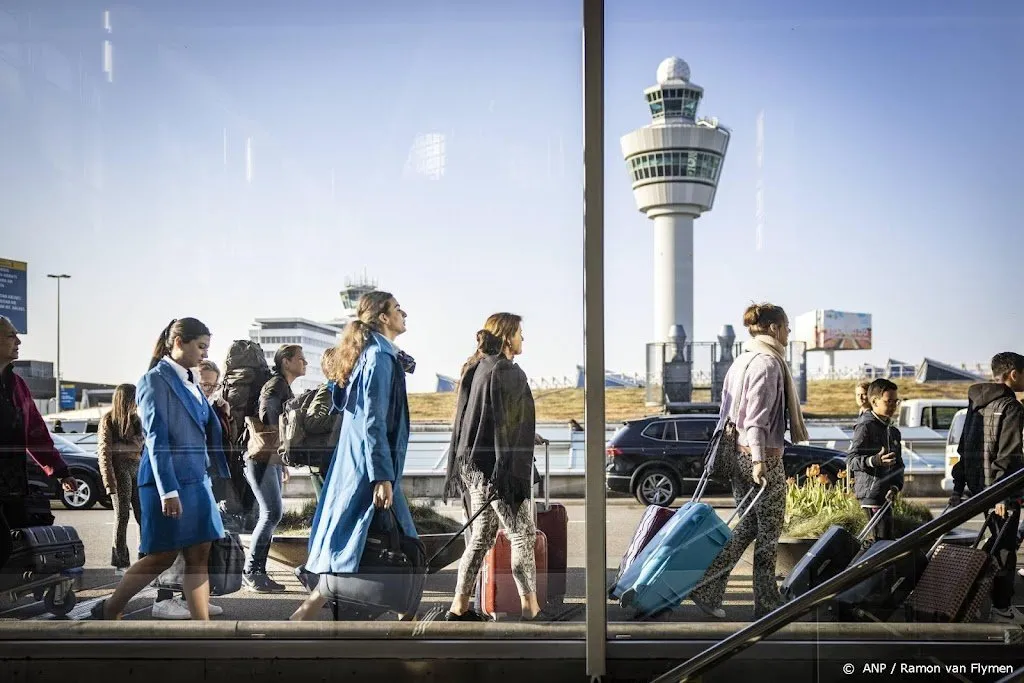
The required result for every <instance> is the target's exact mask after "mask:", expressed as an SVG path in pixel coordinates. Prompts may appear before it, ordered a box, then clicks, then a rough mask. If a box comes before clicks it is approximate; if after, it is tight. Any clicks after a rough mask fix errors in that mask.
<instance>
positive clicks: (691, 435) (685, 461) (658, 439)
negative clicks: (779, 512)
mask: <svg viewBox="0 0 1024 683" xmlns="http://www.w3.org/2000/svg"><path fill="white" fill-rule="evenodd" d="M717 423H718V416H717V415H713V416H712V415H707V414H704V415H701V414H689V415H662V416H657V417H646V418H643V419H640V420H630V421H628V422H625V423H623V425H622V427H620V428H619V430H618V431H617V432H616V433H615V435H614V436H613V437H612V438H611V440H610V441H609V442H608V444H607V448H606V449H605V455H606V459H605V483H606V486H607V488H608V490H609V491H612V492H615V493H625V494H629V495H632V496H635V497H636V499H637V500H638V501H640V502H641V503H643V504H644V505H670V504H671V503H672V502H673V501H674V500H675V499H676V498H677V497H679V495H680V494H681V493H683V489H684V486H685V487H686V488H688V489H689V490H690V491H692V489H693V487H694V486H695V485H696V483H697V481H698V480H699V479H700V477H701V474H702V473H703V471H704V452H705V451H706V450H707V446H708V442H709V441H710V440H711V437H712V435H713V434H714V431H715V426H716V425H717ZM782 462H783V466H784V468H785V470H786V476H787V477H793V478H795V479H796V480H797V481H800V480H802V479H803V478H804V477H805V472H806V470H807V468H808V467H810V466H811V465H818V466H819V467H820V468H821V471H822V473H823V474H825V475H827V476H828V477H829V479H830V480H831V481H833V482H835V481H836V480H838V478H839V472H840V471H842V470H845V469H846V454H845V453H843V452H842V451H837V450H833V449H831V448H822V447H820V446H802V445H795V444H792V443H789V442H788V441H787V442H786V447H785V449H784V450H783V456H782ZM729 490H730V486H729V484H728V482H724V481H717V480H715V479H712V480H711V481H710V482H708V488H707V491H708V492H709V493H710V492H712V491H729Z"/></svg>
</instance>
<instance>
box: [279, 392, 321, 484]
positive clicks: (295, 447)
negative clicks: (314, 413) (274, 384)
mask: <svg viewBox="0 0 1024 683" xmlns="http://www.w3.org/2000/svg"><path fill="white" fill-rule="evenodd" d="M316 392H317V389H306V390H305V391H304V392H302V393H301V394H300V395H299V396H296V397H295V398H292V399H289V400H288V401H287V402H285V404H284V412H283V413H281V423H280V430H279V434H280V438H281V445H280V447H279V449H278V453H280V454H281V457H282V458H283V459H284V463H285V464H286V465H288V466H289V467H299V466H303V465H310V464H311V463H310V452H309V451H308V450H306V449H305V448H303V447H304V446H305V445H306V414H307V412H308V410H309V406H310V405H311V404H312V403H313V399H314V398H315V397H316ZM317 464H319V463H317Z"/></svg>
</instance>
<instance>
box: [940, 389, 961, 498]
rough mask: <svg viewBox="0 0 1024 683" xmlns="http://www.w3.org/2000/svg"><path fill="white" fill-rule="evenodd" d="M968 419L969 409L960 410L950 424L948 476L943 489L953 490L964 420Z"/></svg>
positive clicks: (947, 448)
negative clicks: (954, 470)
mask: <svg viewBox="0 0 1024 683" xmlns="http://www.w3.org/2000/svg"><path fill="white" fill-rule="evenodd" d="M966 420H967V409H966V408H964V409H963V410H958V411H956V413H955V414H954V415H953V421H952V423H951V424H950V426H949V436H947V437H946V476H945V477H943V478H942V490H943V491H949V492H952V491H953V465H955V464H957V463H958V462H960V454H959V453H957V450H956V449H957V447H958V446H959V445H960V437H962V436H963V433H964V421H966Z"/></svg>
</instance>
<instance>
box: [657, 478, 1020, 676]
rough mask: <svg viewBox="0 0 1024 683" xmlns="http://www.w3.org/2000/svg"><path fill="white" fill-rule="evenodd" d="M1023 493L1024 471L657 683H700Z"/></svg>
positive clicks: (856, 565) (785, 606) (720, 643)
mask: <svg viewBox="0 0 1024 683" xmlns="http://www.w3.org/2000/svg"><path fill="white" fill-rule="evenodd" d="M1022 488H1024V469H1020V470H1018V471H1016V472H1014V473H1013V474H1011V475H1010V476H1008V477H1005V478H1003V479H1002V480H1000V481H998V482H996V483H995V484H993V485H992V486H990V487H988V488H987V489H984V490H983V491H981V493H978V494H976V495H973V496H971V497H970V498H967V499H966V500H964V501H963V502H962V503H960V504H959V505H957V506H956V507H954V508H952V509H951V510H948V511H946V512H945V513H944V514H942V515H939V516H938V517H936V518H935V519H933V520H931V521H930V522H927V523H925V524H923V525H921V526H920V527H918V528H917V529H915V530H914V531H912V532H910V533H909V534H907V535H906V536H904V537H903V538H901V539H899V540H897V541H895V542H894V543H893V544H892V545H890V546H889V547H887V548H884V549H882V550H881V551H880V552H878V553H875V554H874V555H869V556H867V557H866V558H865V559H862V560H861V561H860V562H857V563H856V564H854V565H851V566H850V567H848V568H847V569H846V570H844V571H842V572H840V573H839V574H837V575H836V576H834V577H832V578H831V579H829V580H828V581H826V582H824V583H823V584H821V585H820V586H817V587H815V588H812V589H811V590H809V591H808V592H806V593H804V594H803V595H801V596H800V597H798V598H796V599H794V600H791V601H790V602H787V603H785V604H783V605H782V606H780V607H778V608H777V609H775V611H773V612H770V613H768V614H766V615H765V616H763V617H762V618H760V619H758V620H757V621H755V622H753V623H751V624H750V625H748V626H747V627H745V628H743V629H740V630H739V631H737V632H736V633H734V634H732V635H731V636H729V637H728V638H725V639H723V640H721V641H719V642H718V643H715V644H714V645H712V646H711V647H709V648H708V649H706V650H704V651H703V652H701V653H699V654H697V655H695V656H694V657H692V658H691V659H689V660H687V661H686V662H684V663H682V664H680V665H679V666H676V667H674V668H672V669H670V670H669V671H667V672H665V673H664V674H662V675H661V676H658V677H657V678H656V679H654V681H652V683H676V682H677V681H688V680H692V679H694V677H696V676H699V675H700V674H701V673H704V672H705V671H708V670H709V669H711V668H713V667H714V666H715V665H717V664H720V663H721V662H723V661H724V660H726V659H729V658H730V657H732V656H733V655H735V654H737V653H739V652H742V651H743V650H745V649H746V648H748V647H750V646H751V645H753V644H754V643H755V642H757V641H758V640H761V639H762V638H764V637H765V636H768V635H771V634H772V633H775V632H776V631H778V630H779V629H780V628H782V627H783V626H786V625H787V624H790V623H792V622H793V621H795V620H796V619H799V618H800V617H802V616H803V615H804V614H807V613H808V612H810V611H811V610H812V609H814V608H815V607H817V606H818V605H820V604H822V603H823V602H826V601H828V600H830V599H831V598H833V597H835V596H836V595H838V594H839V593H841V592H842V591H844V590H846V589H847V588H849V587H850V586H853V585H855V584H857V583H859V582H861V581H862V580H864V579H865V578H866V577H868V576H870V575H871V574H874V573H875V572H876V571H878V570H880V569H883V568H885V567H888V566H889V565H891V564H893V563H895V562H897V561H898V560H899V559H900V558H902V557H904V556H906V555H908V554H910V553H911V552H912V551H913V550H914V549H915V548H919V547H920V546H923V545H925V544H927V543H929V542H931V541H933V540H936V539H938V538H940V537H941V536H943V535H944V534H946V533H948V532H950V531H952V530H953V529H955V528H956V527H958V526H959V525H960V524H963V523H964V522H966V521H968V520H969V519H971V518H973V517H977V516H978V515H980V514H983V513H985V512H987V511H988V510H991V509H992V508H993V507H995V505H996V504H997V503H1002V502H1004V501H1005V500H1006V499H1008V498H1010V497H1011V494H1012V493H1016V492H1019V491H1020V490H1021V489H1022Z"/></svg>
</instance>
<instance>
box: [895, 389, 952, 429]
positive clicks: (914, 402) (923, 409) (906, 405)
mask: <svg viewBox="0 0 1024 683" xmlns="http://www.w3.org/2000/svg"><path fill="white" fill-rule="evenodd" d="M966 409H967V399H966V398H962V399H961V398H956V399H953V398H911V399H907V400H905V401H903V402H902V403H900V414H899V418H898V419H897V423H896V426H897V427H899V428H900V429H903V428H906V427H927V428H929V429H931V430H933V431H936V432H938V433H939V434H941V435H942V436H943V438H945V437H946V436H947V432H948V431H949V429H950V427H952V425H953V418H954V417H955V416H956V414H957V413H958V412H959V411H960V410H966Z"/></svg>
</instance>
